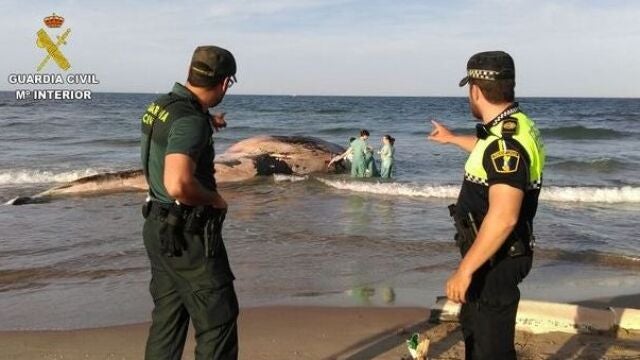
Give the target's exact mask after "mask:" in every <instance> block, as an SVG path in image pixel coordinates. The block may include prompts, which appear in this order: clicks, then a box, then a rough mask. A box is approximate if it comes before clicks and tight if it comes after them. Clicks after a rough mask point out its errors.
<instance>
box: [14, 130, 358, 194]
mask: <svg viewBox="0 0 640 360" xmlns="http://www.w3.org/2000/svg"><path fill="white" fill-rule="evenodd" d="M344 151H345V149H344V148H343V147H342V146H339V145H336V144H333V143H330V142H328V141H324V140H321V139H318V138H314V137H308V136H267V135H262V136H255V137H252V138H248V139H245V140H242V141H239V142H237V143H235V144H233V145H232V146H231V147H229V148H228V149H227V151H226V152H224V153H223V154H221V155H219V156H216V159H215V162H214V169H215V178H216V182H217V183H218V184H224V183H231V182H238V181H245V180H249V179H252V178H255V177H256V176H265V175H273V174H292V175H308V174H314V173H329V172H332V173H340V172H343V171H345V170H346V167H345V166H335V167H334V166H332V167H330V168H329V167H327V164H328V163H329V161H330V160H331V158H332V157H333V156H334V155H336V154H340V153H342V152H344ZM147 189H148V187H147V182H146V180H145V178H144V175H143V173H142V170H125V171H119V172H113V173H102V174H96V175H91V176H86V177H83V178H80V179H77V180H74V181H71V182H68V183H65V184H62V185H58V186H55V187H53V188H51V189H48V190H46V191H43V192H41V193H39V194H36V195H33V196H20V197H17V198H15V199H12V200H10V201H9V202H7V204H9V205H22V204H31V203H39V202H46V201H49V200H51V199H53V198H58V197H64V196H73V195H98V194H109V193H115V192H127V191H147Z"/></svg>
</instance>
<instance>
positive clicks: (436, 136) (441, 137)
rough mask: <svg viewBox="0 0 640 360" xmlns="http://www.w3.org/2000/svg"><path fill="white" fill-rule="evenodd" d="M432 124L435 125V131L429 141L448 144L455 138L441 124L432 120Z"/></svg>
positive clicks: (428, 137) (430, 135)
mask: <svg viewBox="0 0 640 360" xmlns="http://www.w3.org/2000/svg"><path fill="white" fill-rule="evenodd" d="M431 124H433V130H432V131H431V133H430V134H429V136H427V139H429V140H432V141H435V142H437V143H440V144H447V143H449V142H450V141H451V139H452V138H453V137H454V135H453V133H452V132H451V131H450V130H449V129H447V128H446V127H445V126H444V125H442V124H440V123H439V122H437V121H435V120H431Z"/></svg>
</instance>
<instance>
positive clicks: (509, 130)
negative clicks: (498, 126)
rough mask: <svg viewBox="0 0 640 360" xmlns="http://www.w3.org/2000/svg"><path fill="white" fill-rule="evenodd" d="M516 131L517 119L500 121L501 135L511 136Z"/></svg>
mask: <svg viewBox="0 0 640 360" xmlns="http://www.w3.org/2000/svg"><path fill="white" fill-rule="evenodd" d="M517 131H518V121H517V120H515V119H505V120H504V121H502V136H506V137H511V136H513V135H514V134H515V133H516V132H517Z"/></svg>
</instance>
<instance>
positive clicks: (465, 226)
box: [449, 204, 535, 264]
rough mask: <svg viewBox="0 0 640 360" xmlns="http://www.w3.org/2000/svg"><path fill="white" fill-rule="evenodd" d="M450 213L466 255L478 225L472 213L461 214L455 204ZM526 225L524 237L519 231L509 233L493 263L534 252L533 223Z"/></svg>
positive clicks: (492, 258)
mask: <svg viewBox="0 0 640 360" xmlns="http://www.w3.org/2000/svg"><path fill="white" fill-rule="evenodd" d="M449 215H450V216H451V218H452V219H453V222H454V225H455V228H456V235H455V237H454V238H455V240H456V245H457V246H458V248H459V249H460V253H461V254H462V256H463V257H464V256H465V255H466V253H467V251H469V249H470V248H471V245H473V242H474V241H475V239H476V237H477V236H478V226H477V225H476V222H475V218H474V216H473V214H472V213H467V214H466V215H462V214H459V213H458V212H457V209H456V205H454V204H451V205H449ZM526 225H527V229H526V230H527V231H526V236H524V238H523V237H521V236H519V235H518V234H517V232H513V233H512V234H511V235H509V237H508V238H507V240H506V242H505V244H504V245H503V246H502V247H501V248H500V249H499V250H498V252H496V254H495V255H494V256H493V257H491V260H490V261H491V263H492V264H493V263H495V262H496V261H497V260H500V259H503V258H505V257H518V256H523V255H530V254H531V253H532V250H533V247H534V246H535V236H534V235H533V228H532V226H531V223H530V222H527V223H526Z"/></svg>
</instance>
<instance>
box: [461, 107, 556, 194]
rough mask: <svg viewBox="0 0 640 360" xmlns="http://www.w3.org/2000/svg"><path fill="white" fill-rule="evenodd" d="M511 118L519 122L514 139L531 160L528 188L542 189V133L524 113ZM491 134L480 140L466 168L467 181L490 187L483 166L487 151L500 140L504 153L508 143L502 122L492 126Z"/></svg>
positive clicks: (543, 154)
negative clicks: (504, 137)
mask: <svg viewBox="0 0 640 360" xmlns="http://www.w3.org/2000/svg"><path fill="white" fill-rule="evenodd" d="M511 118H514V119H516V120H517V121H518V128H517V131H516V133H515V134H514V135H513V136H512V139H514V140H516V141H517V142H518V143H519V144H520V145H521V146H522V147H523V148H524V150H525V151H526V152H527V156H528V160H529V161H528V166H529V184H528V188H530V189H540V188H541V187H542V173H543V169H544V164H545V150H544V143H543V142H542V138H541V137H540V132H539V131H538V129H537V128H536V127H535V124H534V122H533V121H532V120H531V119H529V117H528V116H527V115H526V114H524V113H523V112H518V113H515V114H512V115H511ZM490 132H491V135H489V136H488V137H487V138H486V139H478V141H477V142H476V145H475V147H474V148H473V151H471V154H470V155H469V158H468V159H467V162H466V164H465V166H464V170H465V179H466V180H468V181H471V182H473V183H476V184H482V185H486V186H488V176H487V171H486V170H485V168H484V166H483V158H484V152H485V150H486V149H487V147H488V146H489V145H490V144H491V143H493V142H494V141H496V140H498V146H499V148H500V150H502V151H504V150H505V149H506V146H507V145H506V141H505V140H504V139H503V138H502V122H498V123H497V124H495V125H494V126H492V127H491V131H490Z"/></svg>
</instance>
